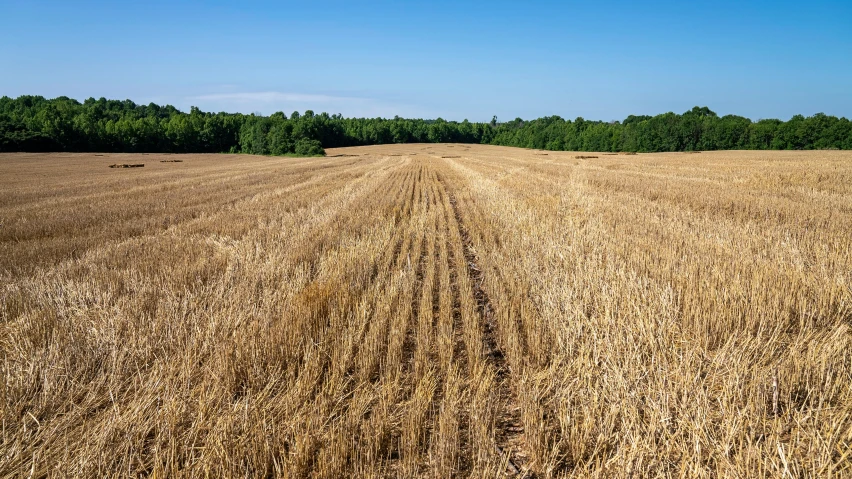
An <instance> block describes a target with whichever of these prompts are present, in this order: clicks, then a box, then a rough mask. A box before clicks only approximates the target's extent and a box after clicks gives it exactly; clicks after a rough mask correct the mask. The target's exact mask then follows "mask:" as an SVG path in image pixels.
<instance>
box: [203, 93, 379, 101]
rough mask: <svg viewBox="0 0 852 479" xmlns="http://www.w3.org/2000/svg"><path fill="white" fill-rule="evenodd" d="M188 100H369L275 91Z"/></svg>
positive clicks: (366, 99)
mask: <svg viewBox="0 0 852 479" xmlns="http://www.w3.org/2000/svg"><path fill="white" fill-rule="evenodd" d="M189 99H190V100H201V101H230V102H262V103H279V102H294V103H331V102H338V101H350V102H368V101H370V99H369V98H355V97H345V96H331V95H314V94H309V93H283V92H277V91H264V92H236V93H213V94H210V95H198V96H192V97H189Z"/></svg>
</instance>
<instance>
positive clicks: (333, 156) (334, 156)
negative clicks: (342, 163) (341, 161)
mask: <svg viewBox="0 0 852 479" xmlns="http://www.w3.org/2000/svg"><path fill="white" fill-rule="evenodd" d="M346 156H360V155H350V154H346V153H341V154H339V155H329V158H343V157H346Z"/></svg>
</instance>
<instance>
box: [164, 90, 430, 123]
mask: <svg viewBox="0 0 852 479" xmlns="http://www.w3.org/2000/svg"><path fill="white" fill-rule="evenodd" d="M178 103H179V104H180V105H181V106H184V107H187V106H188V105H194V106H198V107H199V108H201V109H202V110H207V111H230V112H234V111H238V112H241V113H251V112H260V113H261V114H265V115H268V114H271V113H273V112H276V111H290V110H293V109H295V110H297V111H298V110H302V111H304V110H314V111H317V112H321V111H325V112H328V113H341V114H343V115H344V116H347V117H367V118H375V117H385V118H392V117H393V116H395V115H400V116H409V117H423V118H434V117H436V116H437V115H436V114H435V112H433V111H431V110H430V109H429V108H422V107H421V106H416V105H409V104H400V103H395V102H387V101H383V100H378V99H375V98H365V97H349V96H335V95H320V94H313V93H294V92H279V91H263V92H222V93H208V94H204V95H194V96H186V97H184V98H183V99H182V100H180V101H179V102H178Z"/></svg>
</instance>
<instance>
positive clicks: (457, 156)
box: [441, 156, 461, 158]
mask: <svg viewBox="0 0 852 479" xmlns="http://www.w3.org/2000/svg"><path fill="white" fill-rule="evenodd" d="M441 158H461V157H460V156H442V157H441Z"/></svg>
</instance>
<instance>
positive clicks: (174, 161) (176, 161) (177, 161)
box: [160, 160, 183, 163]
mask: <svg viewBox="0 0 852 479" xmlns="http://www.w3.org/2000/svg"><path fill="white" fill-rule="evenodd" d="M160 163H183V160H160Z"/></svg>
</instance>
